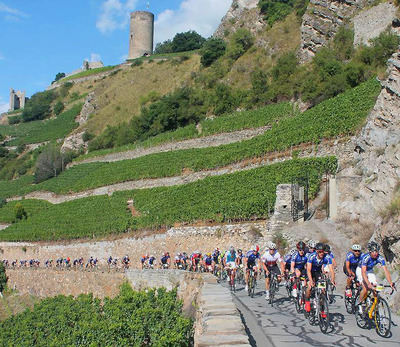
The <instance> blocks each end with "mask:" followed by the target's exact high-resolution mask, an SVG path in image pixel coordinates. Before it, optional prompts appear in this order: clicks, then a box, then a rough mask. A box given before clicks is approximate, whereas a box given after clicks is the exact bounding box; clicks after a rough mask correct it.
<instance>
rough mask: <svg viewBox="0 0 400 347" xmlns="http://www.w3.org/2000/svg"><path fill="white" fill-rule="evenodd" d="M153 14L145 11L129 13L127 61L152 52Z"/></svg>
mask: <svg viewBox="0 0 400 347" xmlns="http://www.w3.org/2000/svg"><path fill="white" fill-rule="evenodd" d="M153 38H154V14H153V13H151V12H147V11H135V12H132V13H131V30H130V37H129V55H128V59H135V58H139V57H142V56H143V55H145V54H151V53H152V52H153V40H154V39H153Z"/></svg>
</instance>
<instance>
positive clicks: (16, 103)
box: [10, 88, 25, 111]
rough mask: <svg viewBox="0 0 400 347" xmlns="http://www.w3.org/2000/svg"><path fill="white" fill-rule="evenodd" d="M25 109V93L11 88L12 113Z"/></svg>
mask: <svg viewBox="0 0 400 347" xmlns="http://www.w3.org/2000/svg"><path fill="white" fill-rule="evenodd" d="M24 107H25V91H23V92H21V91H19V90H14V89H12V88H10V111H14V110H19V109H22V108H24Z"/></svg>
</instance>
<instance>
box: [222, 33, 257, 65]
mask: <svg viewBox="0 0 400 347" xmlns="http://www.w3.org/2000/svg"><path fill="white" fill-rule="evenodd" d="M254 40H255V39H254V35H253V34H252V33H251V32H250V31H249V30H247V29H244V28H239V29H238V30H236V32H235V33H234V34H233V35H232V38H231V41H230V43H229V46H228V49H227V55H228V57H229V58H231V59H233V60H237V59H239V58H240V57H241V56H242V55H243V54H244V53H246V51H247V50H248V49H249V48H250V47H251V46H253V44H254Z"/></svg>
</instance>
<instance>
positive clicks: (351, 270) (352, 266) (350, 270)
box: [343, 244, 363, 297]
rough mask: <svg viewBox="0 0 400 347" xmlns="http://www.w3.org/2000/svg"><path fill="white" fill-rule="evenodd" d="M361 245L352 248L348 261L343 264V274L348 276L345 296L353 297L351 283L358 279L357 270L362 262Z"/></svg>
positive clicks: (347, 257)
mask: <svg viewBox="0 0 400 347" xmlns="http://www.w3.org/2000/svg"><path fill="white" fill-rule="evenodd" d="M362 256H363V254H362V253H361V245H359V244H354V245H353V246H351V251H350V252H348V253H347V255H346V260H345V262H344V264H343V272H344V273H345V275H346V276H347V282H346V291H345V295H346V296H347V297H351V289H350V286H351V281H352V279H354V278H355V277H356V270H357V267H358V265H359V263H360V261H361V257H362Z"/></svg>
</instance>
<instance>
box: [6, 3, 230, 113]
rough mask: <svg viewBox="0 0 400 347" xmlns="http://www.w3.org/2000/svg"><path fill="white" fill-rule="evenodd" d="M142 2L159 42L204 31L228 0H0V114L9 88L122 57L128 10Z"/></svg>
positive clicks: (41, 83) (38, 87) (36, 86)
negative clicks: (88, 63)
mask: <svg viewBox="0 0 400 347" xmlns="http://www.w3.org/2000/svg"><path fill="white" fill-rule="evenodd" d="M148 3H149V6H150V11H151V12H153V13H154V14H155V19H156V21H155V42H162V41H164V40H166V39H169V38H173V36H174V35H175V34H176V33H178V32H183V31H188V30H196V31H197V32H199V33H200V34H201V35H203V36H205V37H208V36H210V35H211V34H212V33H213V32H214V30H215V29H216V28H217V26H218V24H219V22H220V20H221V18H222V17H223V16H224V15H225V13H226V11H227V10H228V8H229V6H230V4H231V3H232V0H68V1H57V0H0V42H1V43H0V114H1V113H2V112H5V111H7V110H8V107H9V105H8V101H9V100H8V99H9V90H10V87H13V88H14V89H16V90H26V93H27V95H28V96H31V95H32V94H34V93H35V92H38V91H42V90H44V89H45V88H46V86H48V85H49V84H50V83H51V81H52V80H53V79H54V77H55V75H56V74H57V73H58V72H66V73H68V72H72V71H73V70H76V69H77V68H79V67H81V66H82V63H83V60H85V59H88V60H92V61H95V60H101V61H103V63H104V64H105V65H115V64H118V63H120V62H122V61H123V60H124V59H125V58H126V57H127V53H128V42H129V41H128V38H129V13H130V12H131V11H135V10H146V9H147V5H148Z"/></svg>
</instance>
